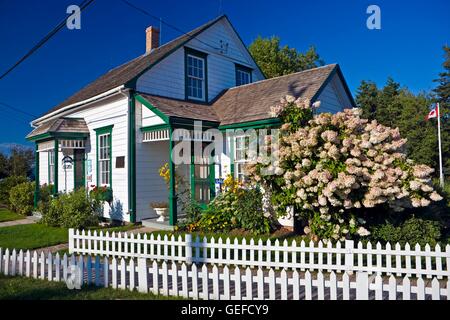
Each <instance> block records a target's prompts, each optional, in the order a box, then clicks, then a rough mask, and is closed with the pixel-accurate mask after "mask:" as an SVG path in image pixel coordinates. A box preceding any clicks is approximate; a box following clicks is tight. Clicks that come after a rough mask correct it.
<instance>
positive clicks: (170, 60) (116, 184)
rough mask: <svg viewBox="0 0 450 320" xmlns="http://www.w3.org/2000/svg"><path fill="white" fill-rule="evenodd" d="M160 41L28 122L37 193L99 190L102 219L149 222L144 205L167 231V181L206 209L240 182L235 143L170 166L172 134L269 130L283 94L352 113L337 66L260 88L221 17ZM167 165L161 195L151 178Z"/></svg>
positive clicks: (258, 75)
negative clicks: (105, 190) (213, 159)
mask: <svg viewBox="0 0 450 320" xmlns="http://www.w3.org/2000/svg"><path fill="white" fill-rule="evenodd" d="M158 33H159V31H158V30H157V29H156V28H153V27H149V28H148V29H147V30H146V40H147V42H146V46H147V50H146V53H145V54H144V55H142V56H139V57H137V58H136V59H134V60H132V61H129V62H127V63H125V64H123V65H121V66H119V67H117V68H115V69H113V70H111V71H109V72H107V73H106V74H104V75H103V76H101V77H100V78H98V79H97V80H95V81H94V82H92V83H90V84H88V85H87V86H86V87H84V88H82V89H81V90H80V91H78V92H77V93H75V94H74V95H73V96H71V97H69V98H68V99H67V100H65V101H63V102H62V103H61V104H59V105H57V106H56V107H54V108H52V109H50V110H49V111H48V112H47V113H45V114H44V115H42V116H41V117H39V118H38V119H36V120H34V121H33V122H32V127H33V128H34V129H33V131H32V132H31V133H30V134H29V135H28V136H27V139H29V140H31V141H34V142H35V143H36V179H37V181H38V184H37V185H43V184H51V185H53V191H54V193H55V194H56V193H59V192H69V191H71V190H73V189H74V188H78V187H83V186H84V187H85V188H87V189H91V188H92V187H93V186H107V187H109V188H110V189H111V190H112V193H113V201H112V202H110V203H108V204H105V208H104V216H105V217H107V218H112V219H117V220H123V221H129V222H139V221H151V220H152V219H154V218H156V213H155V211H154V210H153V209H152V208H151V207H150V203H151V202H162V201H165V202H168V203H169V207H170V215H169V217H170V219H169V220H170V221H169V224H170V225H174V224H175V223H176V222H177V212H178V213H179V212H180V210H181V209H180V208H179V206H178V207H177V201H176V198H177V195H176V191H175V183H176V182H175V177H176V175H174V174H173V173H174V172H175V171H176V172H177V174H179V175H180V176H183V177H184V179H185V182H186V183H187V188H189V189H190V192H191V195H192V197H194V198H195V199H196V200H197V201H198V202H200V203H204V204H205V203H207V202H209V201H210V200H211V199H212V198H213V197H214V195H215V192H216V191H217V190H218V183H220V179H223V178H225V177H226V176H227V175H228V174H232V175H234V176H235V177H237V178H242V175H243V163H244V161H245V159H241V157H240V154H241V152H242V151H243V150H242V149H243V148H245V147H246V144H245V143H242V142H244V141H245V140H243V138H242V136H233V137H231V138H228V139H226V140H225V141H224V149H223V152H222V153H221V155H220V156H219V158H220V163H218V164H206V162H203V164H199V163H195V161H193V162H192V163H191V164H185V165H180V166H175V164H174V163H173V162H172V161H171V159H170V155H171V150H172V149H173V148H174V147H175V146H176V143H177V142H176V141H174V140H176V139H173V133H174V132H175V130H176V129H178V128H184V129H187V130H191V131H192V130H193V128H194V124H195V122H198V121H201V123H202V126H203V130H206V129H208V128H218V129H219V130H222V131H224V130H227V131H233V130H237V129H248V128H270V127H277V126H279V120H278V119H277V118H271V117H270V116H269V111H270V107H271V106H273V105H275V104H276V103H278V102H279V100H280V98H281V97H283V96H285V95H287V94H289V95H292V96H295V97H304V98H308V99H310V100H311V101H312V102H315V101H320V102H321V104H320V108H319V111H322V112H337V111H340V110H342V109H343V108H346V107H354V102H353V98H352V96H351V93H350V91H349V89H348V87H347V85H346V83H345V80H344V77H343V75H342V72H341V71H340V68H339V66H338V65H336V64H332V65H326V66H323V67H319V68H315V69H311V70H307V71H303V72H298V73H293V74H290V75H286V76H281V77H277V78H273V79H267V80H265V77H264V74H263V73H262V72H261V70H260V69H259V68H258V66H257V65H256V63H255V61H253V59H252V57H251V55H250V54H249V52H248V50H247V49H246V47H245V45H244V43H243V42H242V40H241V38H240V37H239V35H238V34H237V32H236V30H235V29H234V28H233V26H232V25H231V23H230V21H229V20H228V18H227V17H226V16H221V17H218V18H216V19H214V20H213V21H210V22H208V23H206V24H204V25H202V26H200V27H199V28H197V29H194V30H192V31H191V32H189V33H187V34H186V35H183V36H181V37H179V38H177V39H174V40H172V41H170V42H168V43H166V44H164V45H161V46H159V43H158V38H159V37H158V36H159V35H158ZM191 138H193V137H191ZM206 140H208V139H206ZM71 160H73V162H72V163H70V161H71ZM165 163H169V168H170V172H171V179H170V183H169V187H168V186H167V185H166V182H165V181H164V180H163V179H162V178H161V177H160V176H159V168H160V167H161V166H163V165H164V164H165ZM38 198H39V192H38V189H37V191H36V197H35V199H36V201H37V200H38ZM149 219H150V220H149Z"/></svg>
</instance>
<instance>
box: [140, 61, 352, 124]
mask: <svg viewBox="0 0 450 320" xmlns="http://www.w3.org/2000/svg"><path fill="white" fill-rule="evenodd" d="M335 73H338V74H339V76H340V77H341V80H342V82H343V85H344V88H345V90H346V91H347V93H348V95H349V97H350V99H351V101H352V98H351V93H350V91H349V90H348V88H347V85H346V84H345V80H344V78H343V76H342V74H341V71H340V69H339V65H337V64H330V65H326V66H323V67H319V68H314V69H309V70H305V71H301V72H296V73H292V74H289V75H285V76H281V77H276V78H272V79H267V80H261V81H258V82H253V83H250V84H247V85H243V86H239V87H234V88H230V89H226V90H224V92H223V93H222V94H221V95H219V97H218V98H217V99H216V100H215V101H214V102H212V103H210V104H207V105H205V104H200V103H192V102H186V101H184V100H176V99H171V98H165V97H158V96H154V95H148V94H143V93H141V94H140V95H141V96H142V97H143V98H145V99H146V100H147V101H148V102H150V104H151V105H153V106H154V107H156V108H157V109H158V110H160V111H161V112H162V113H164V114H165V115H167V116H169V117H181V118H188V119H196V120H205V121H215V122H219V123H220V125H229V124H237V123H242V122H249V121H257V120H263V119H270V115H269V113H270V107H272V106H275V105H276V104H278V103H279V101H280V99H281V98H282V97H285V96H286V95H292V96H294V97H295V98H303V99H309V100H310V101H311V102H314V101H315V99H316V98H317V97H318V96H319V95H320V93H321V91H322V90H323V88H324V87H325V86H326V85H327V83H328V81H330V79H331V78H332V77H333V75H334V74H335ZM349 107H353V106H349Z"/></svg>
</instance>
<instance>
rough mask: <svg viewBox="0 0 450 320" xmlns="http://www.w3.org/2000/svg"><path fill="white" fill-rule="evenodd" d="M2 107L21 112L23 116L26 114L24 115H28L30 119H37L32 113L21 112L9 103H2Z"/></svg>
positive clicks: (0, 103)
mask: <svg viewBox="0 0 450 320" xmlns="http://www.w3.org/2000/svg"><path fill="white" fill-rule="evenodd" d="M0 105H2V106H4V107H6V108H9V109H11V110H14V111H16V112H20V113H22V114H24V115H26V116H29V117H32V118H37V116H36V115H34V114H31V113H28V112H26V111H23V110H20V109H18V108H15V107H13V106H11V105H9V104H7V103H4V102H0Z"/></svg>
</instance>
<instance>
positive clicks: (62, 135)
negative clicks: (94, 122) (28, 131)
mask: <svg viewBox="0 0 450 320" xmlns="http://www.w3.org/2000/svg"><path fill="white" fill-rule="evenodd" d="M88 136H89V133H81V132H46V133H42V134H38V135H37V136H32V137H29V138H26V139H27V140H28V141H41V140H50V139H52V138H55V139H56V138H59V139H65V140H79V139H84V138H87V137H88Z"/></svg>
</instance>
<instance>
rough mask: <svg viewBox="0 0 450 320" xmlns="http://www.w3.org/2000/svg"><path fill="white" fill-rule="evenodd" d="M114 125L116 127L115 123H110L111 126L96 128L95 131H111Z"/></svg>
mask: <svg viewBox="0 0 450 320" xmlns="http://www.w3.org/2000/svg"><path fill="white" fill-rule="evenodd" d="M113 127H114V125H113V124H112V125H109V126H106V127H101V128H97V129H94V131H95V132H96V133H97V134H104V133H109V132H111V131H112V128H113Z"/></svg>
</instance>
